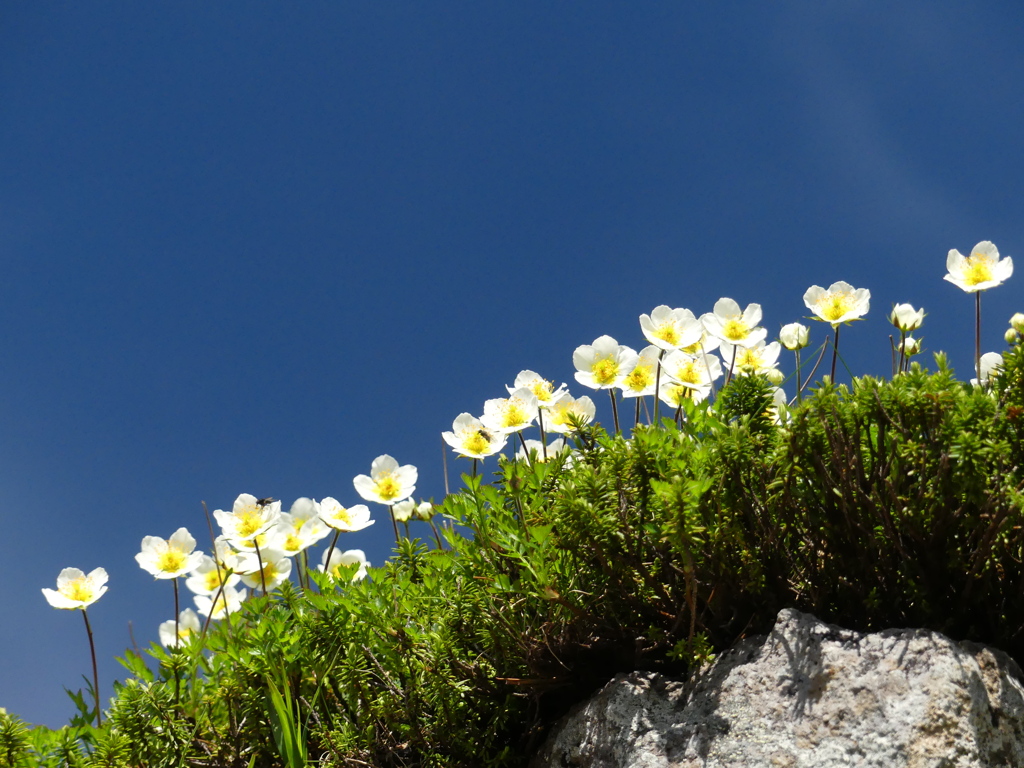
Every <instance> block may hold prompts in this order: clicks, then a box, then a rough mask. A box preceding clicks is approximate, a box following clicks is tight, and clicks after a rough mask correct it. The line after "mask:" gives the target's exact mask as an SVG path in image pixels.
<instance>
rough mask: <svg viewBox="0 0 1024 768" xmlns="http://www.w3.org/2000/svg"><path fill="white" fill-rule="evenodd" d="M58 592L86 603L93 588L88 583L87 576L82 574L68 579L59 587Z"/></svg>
mask: <svg viewBox="0 0 1024 768" xmlns="http://www.w3.org/2000/svg"><path fill="white" fill-rule="evenodd" d="M60 593H61V594H62V595H64V597H66V598H67V599H68V600H74V601H76V602H79V603H87V602H89V601H90V600H92V595H93V589H92V585H91V584H90V583H89V580H88V578H87V577H85V576H82V577H81V578H78V579H74V580H73V581H69V582H68V583H67V584H65V585H64V586H63V587H61V588H60Z"/></svg>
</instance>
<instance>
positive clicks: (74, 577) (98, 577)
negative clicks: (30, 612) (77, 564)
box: [43, 568, 107, 610]
mask: <svg viewBox="0 0 1024 768" xmlns="http://www.w3.org/2000/svg"><path fill="white" fill-rule="evenodd" d="M106 584H107V572H106V571H105V570H103V569H102V568H94V569H93V570H92V571H90V572H89V575H88V576H86V575H85V573H83V572H82V571H81V570H79V569H78V568H65V569H64V570H63V571H61V572H60V575H58V576H57V589H55V590H53V589H46V588H44V589H43V596H44V597H45V598H46V602H48V603H49V604H50V605H52V606H53V607H54V608H63V609H67V610H75V609H78V608H83V609H84V608H85V607H86V606H89V605H92V604H93V603H95V602H96V601H97V600H99V599H100V598H101V597H103V594H104V593H105V592H106V591H107V587H106Z"/></svg>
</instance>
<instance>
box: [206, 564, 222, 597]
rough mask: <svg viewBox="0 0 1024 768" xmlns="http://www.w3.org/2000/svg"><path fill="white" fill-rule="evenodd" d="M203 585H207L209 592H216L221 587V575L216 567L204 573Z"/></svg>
mask: <svg viewBox="0 0 1024 768" xmlns="http://www.w3.org/2000/svg"><path fill="white" fill-rule="evenodd" d="M203 586H204V587H206V591H207V592H214V591H216V590H218V589H220V577H219V574H218V573H217V569H216V568H214V569H213V570H212V571H207V572H206V573H205V574H204V575H203Z"/></svg>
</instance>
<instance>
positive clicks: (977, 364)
mask: <svg viewBox="0 0 1024 768" xmlns="http://www.w3.org/2000/svg"><path fill="white" fill-rule="evenodd" d="M974 370H975V371H976V374H977V376H978V384H979V385H980V384H981V291H975V292H974Z"/></svg>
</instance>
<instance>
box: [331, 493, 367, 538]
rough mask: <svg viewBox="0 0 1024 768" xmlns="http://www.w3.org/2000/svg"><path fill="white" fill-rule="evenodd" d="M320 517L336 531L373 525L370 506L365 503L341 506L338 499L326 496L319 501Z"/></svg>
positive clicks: (357, 529) (359, 529)
mask: <svg viewBox="0 0 1024 768" xmlns="http://www.w3.org/2000/svg"><path fill="white" fill-rule="evenodd" d="M320 519H321V520H323V521H324V522H325V523H327V524H328V525H329V526H331V528H333V529H334V530H336V531H349V532H351V531H361V530H363V528H366V527H367V526H370V525H373V524H374V522H376V521H374V520H371V519H370V508H369V507H368V506H366V505H365V504H356V505H355V506H354V507H347V508H346V507H343V506H341V504H340V503H338V500H337V499H335V498H332V497H331V496H328V497H327V498H325V499H323V500H321V502H320Z"/></svg>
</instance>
